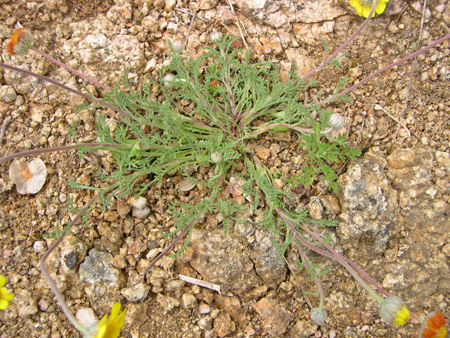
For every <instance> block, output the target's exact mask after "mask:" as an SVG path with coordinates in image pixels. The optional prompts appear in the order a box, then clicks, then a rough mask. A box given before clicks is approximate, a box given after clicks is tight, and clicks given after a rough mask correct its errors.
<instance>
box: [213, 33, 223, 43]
mask: <svg viewBox="0 0 450 338" xmlns="http://www.w3.org/2000/svg"><path fill="white" fill-rule="evenodd" d="M222 37H223V36H222V33H221V32H213V33H211V41H212V42H213V43H215V44H218V43H219V42H220V41H222Z"/></svg>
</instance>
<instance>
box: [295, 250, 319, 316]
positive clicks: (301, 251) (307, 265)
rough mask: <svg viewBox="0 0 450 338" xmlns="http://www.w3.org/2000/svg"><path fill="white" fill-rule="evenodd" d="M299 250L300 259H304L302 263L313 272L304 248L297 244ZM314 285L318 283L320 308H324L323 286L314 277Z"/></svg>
mask: <svg viewBox="0 0 450 338" xmlns="http://www.w3.org/2000/svg"><path fill="white" fill-rule="evenodd" d="M297 244H298V245H297V248H298V252H299V253H300V257H301V258H302V262H303V263H304V264H305V266H306V269H308V271H310V270H311V264H309V261H308V257H307V256H306V253H305V250H303V248H302V246H301V245H300V244H299V243H297ZM313 280H314V283H316V286H317V290H318V291H319V296H320V303H319V308H323V299H324V296H323V289H322V285H321V284H320V282H319V280H318V279H317V277H314V279H313Z"/></svg>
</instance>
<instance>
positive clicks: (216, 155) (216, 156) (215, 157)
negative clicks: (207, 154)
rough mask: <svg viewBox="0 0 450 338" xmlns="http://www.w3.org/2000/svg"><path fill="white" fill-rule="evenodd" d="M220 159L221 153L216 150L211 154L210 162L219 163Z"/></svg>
mask: <svg viewBox="0 0 450 338" xmlns="http://www.w3.org/2000/svg"><path fill="white" fill-rule="evenodd" d="M221 160H222V154H221V153H219V152H218V151H216V152H215V153H212V154H211V162H212V163H219V162H220V161H221Z"/></svg>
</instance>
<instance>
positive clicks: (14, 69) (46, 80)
mask: <svg viewBox="0 0 450 338" xmlns="http://www.w3.org/2000/svg"><path fill="white" fill-rule="evenodd" d="M0 67H2V68H6V69H9V70H13V71H15V72H19V73H22V74H26V75H29V76H33V77H35V78H37V79H39V80H42V81H45V82H50V83H51V84H54V85H56V86H58V87H61V88H63V89H65V90H67V91H68V92H71V93H73V94H76V95H79V96H81V97H84V98H85V99H87V100H89V101H94V102H96V103H99V104H102V105H104V106H105V107H108V108H109V109H111V110H114V111H115V112H118V113H122V114H126V115H130V114H129V113H127V112H124V111H122V110H121V109H119V108H117V107H114V106H113V105H111V104H109V103H107V102H105V101H103V100H100V99H97V98H96V97H92V96H90V95H88V94H85V93H82V92H80V91H78V90H76V89H72V88H70V87H67V86H66V85H63V84H62V83H60V82H58V81H55V80H52V79H50V78H48V77H46V76H43V75H40V74H36V73H34V72H30V71H29V70H25V69H22V68H19V67H14V66H11V65H7V64H6V63H3V62H0Z"/></svg>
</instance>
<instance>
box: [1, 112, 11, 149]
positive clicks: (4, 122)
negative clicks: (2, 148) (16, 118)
mask: <svg viewBox="0 0 450 338" xmlns="http://www.w3.org/2000/svg"><path fill="white" fill-rule="evenodd" d="M10 122H11V117H9V116H8V117H6V118H5V119H4V120H3V123H2V127H1V129H0V144H2V143H3V137H4V136H5V132H6V128H7V127H8V124H9V123H10Z"/></svg>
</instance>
